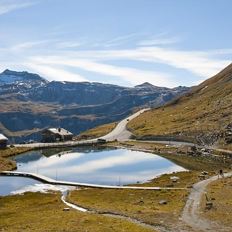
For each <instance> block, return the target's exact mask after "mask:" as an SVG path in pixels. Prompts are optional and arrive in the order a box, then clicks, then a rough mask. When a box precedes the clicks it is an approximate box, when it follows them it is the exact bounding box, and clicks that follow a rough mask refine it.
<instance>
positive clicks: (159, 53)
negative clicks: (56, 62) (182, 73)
mask: <svg viewBox="0 0 232 232" xmlns="http://www.w3.org/2000/svg"><path fill="white" fill-rule="evenodd" d="M230 51H231V49H229V50H228V52H230ZM212 52H213V54H212ZM223 52H224V53H225V52H226V50H223ZM217 55H220V54H217V53H216V51H188V50H179V49H173V48H163V47H158V46H155V47H138V48H135V49H124V50H120V49H119V50H100V51H83V52H78V53H77V54H76V56H77V57H81V58H90V57H91V59H95V60H98V61H99V60H100V61H104V60H135V61H143V62H149V63H161V64H165V65H167V66H171V67H173V68H177V69H184V70H186V71H189V72H191V73H193V74H195V75H198V76H200V77H204V78H207V77H210V76H211V75H214V74H215V73H217V72H218V71H220V69H222V68H223V67H225V66H226V65H228V64H229V63H230V62H231V60H228V59H223V58H217Z"/></svg>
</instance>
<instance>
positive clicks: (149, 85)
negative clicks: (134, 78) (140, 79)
mask: <svg viewBox="0 0 232 232" xmlns="http://www.w3.org/2000/svg"><path fill="white" fill-rule="evenodd" d="M147 87H155V86H154V85H152V84H151V83H149V82H144V83H142V84H140V85H136V86H135V88H147Z"/></svg>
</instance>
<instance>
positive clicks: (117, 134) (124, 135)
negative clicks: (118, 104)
mask: <svg viewBox="0 0 232 232" xmlns="http://www.w3.org/2000/svg"><path fill="white" fill-rule="evenodd" d="M148 110H149V108H147V109H142V110H140V111H138V112H136V113H135V114H133V115H131V116H129V117H127V118H126V119H124V120H122V121H121V122H120V123H118V125H117V126H116V127H115V129H114V130H113V131H111V132H110V133H109V134H107V135H105V136H102V137H101V138H102V139H105V140H107V141H113V140H115V139H117V140H118V141H126V140H128V139H129V138H130V136H131V133H130V132H129V131H128V130H127V128H126V126H127V123H128V122H129V121H131V120H132V119H134V118H136V117H138V116H139V115H140V114H142V113H143V112H145V111H148Z"/></svg>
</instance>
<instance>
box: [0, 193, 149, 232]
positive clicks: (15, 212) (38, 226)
mask: <svg viewBox="0 0 232 232" xmlns="http://www.w3.org/2000/svg"><path fill="white" fill-rule="evenodd" d="M0 206H1V207H0V218H1V223H0V231H12V232H14V231H15V232H17V231H25V232H30V231H41V232H44V231H54V232H55V231H56V232H61V231H62V232H64V231H67V232H72V231H73V232H74V231H80V232H86V231H88V232H108V231H115V232H121V231H134V232H148V231H151V229H148V228H144V227H142V226H141V225H136V224H134V223H132V222H129V221H126V220H123V219H117V218H111V217H106V216H101V215H95V214H89V213H82V212H79V211H76V210H70V211H68V212H67V211H63V208H64V207H66V206H65V205H64V204H63V203H62V202H61V200H60V194H58V193H54V194H41V193H26V194H25V195H15V196H7V197H0ZM152 231H153V230H152Z"/></svg>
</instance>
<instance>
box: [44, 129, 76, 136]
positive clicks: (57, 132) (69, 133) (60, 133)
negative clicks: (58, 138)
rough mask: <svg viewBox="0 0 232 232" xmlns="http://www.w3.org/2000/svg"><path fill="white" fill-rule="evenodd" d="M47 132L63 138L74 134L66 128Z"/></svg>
mask: <svg viewBox="0 0 232 232" xmlns="http://www.w3.org/2000/svg"><path fill="white" fill-rule="evenodd" d="M47 130H48V131H50V132H52V133H54V134H59V135H62V136H65V135H72V133H71V132H70V131H68V130H65V129H64V128H48V129H47Z"/></svg>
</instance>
